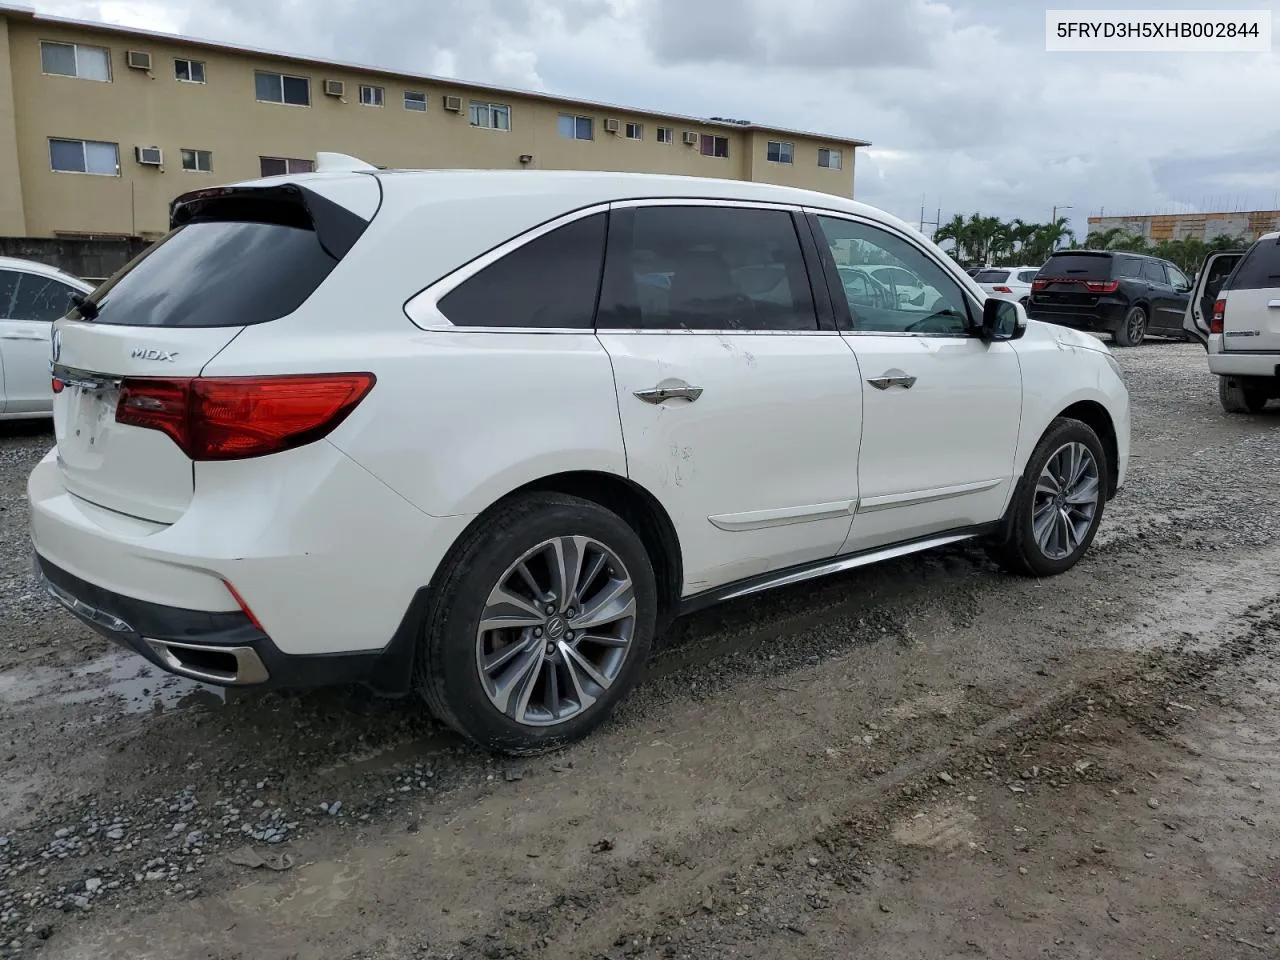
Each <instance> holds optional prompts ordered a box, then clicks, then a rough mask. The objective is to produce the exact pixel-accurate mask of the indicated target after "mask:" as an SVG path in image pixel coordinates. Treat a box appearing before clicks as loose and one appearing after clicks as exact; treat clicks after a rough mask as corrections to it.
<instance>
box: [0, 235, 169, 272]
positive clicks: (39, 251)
mask: <svg viewBox="0 0 1280 960" xmlns="http://www.w3.org/2000/svg"><path fill="white" fill-rule="evenodd" d="M148 246H150V241H148V240H141V239H137V238H134V239H131V240H73V239H70V238H65V237H0V257H20V258H22V259H23V260H35V261H37V262H39V263H47V264H48V265H49V266H51V267H58V268H60V269H62V270H65V271H67V273H70V274H72V275H73V276H77V277H80V278H82V279H85V280H105V279H106V278H107V277H109V276H111V275H112V274H113V273H115V272H116V271H117V270H119V269H120V268H121V267H123V266H124V265H125V264H126V263H128V262H129V261H130V260H132V259H133V258H134V257H136V256H137V255H138V254H140V253H141V252H142V251H143V250H145V249H146V248H147V247H148Z"/></svg>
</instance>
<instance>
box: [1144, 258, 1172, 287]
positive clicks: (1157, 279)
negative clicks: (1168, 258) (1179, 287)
mask: <svg viewBox="0 0 1280 960" xmlns="http://www.w3.org/2000/svg"><path fill="white" fill-rule="evenodd" d="M1142 276H1143V278H1144V279H1146V280H1147V281H1149V282H1150V283H1160V284H1164V285H1165V286H1168V284H1169V278H1168V277H1167V276H1165V273H1164V264H1162V263H1156V262H1155V261H1154V260H1146V261H1144V262H1143V264H1142Z"/></svg>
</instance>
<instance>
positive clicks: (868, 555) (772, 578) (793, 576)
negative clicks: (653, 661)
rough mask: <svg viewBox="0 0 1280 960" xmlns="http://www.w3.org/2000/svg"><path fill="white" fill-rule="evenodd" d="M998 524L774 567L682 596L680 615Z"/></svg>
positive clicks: (988, 529)
mask: <svg viewBox="0 0 1280 960" xmlns="http://www.w3.org/2000/svg"><path fill="white" fill-rule="evenodd" d="M997 527H998V524H991V525H988V526H984V527H978V528H971V529H967V530H963V531H953V532H951V533H944V534H940V535H938V536H933V537H925V538H924V539H921V540H910V541H908V542H906V543H898V544H894V545H893V546H891V547H880V548H878V549H875V550H867V551H864V552H862V553H851V554H848V555H846V556H842V557H835V558H832V559H829V560H819V561H817V562H816V563H808V564H804V565H803V566H799V567H787V568H786V569H784V570H775V571H773V572H772V573H766V574H762V575H760V576H758V577H752V578H751V579H749V580H739V581H737V582H736V583H730V584H726V585H725V586H723V587H715V588H714V589H711V590H705V591H703V592H702V593H695V594H693V595H692V596H688V597H685V598H684V599H683V600H681V601H680V615H681V616H683V615H685V614H687V613H693V612H694V611H696V610H702V609H704V608H705V607H710V606H713V605H715V604H717V603H723V602H724V601H726V600H737V599H739V598H740V597H749V596H751V595H752V594H755V593H763V592H764V591H766V590H773V589H776V588H778V587H789V586H791V585H793V584H796V583H803V582H804V581H806V580H816V579H817V578H818V577H826V576H830V575H831V574H833V573H844V572H845V571H846V570H856V569H857V568H858V567H866V566H870V565H871V564H873V563H880V562H881V561H882V560H892V559H894V558H895V557H905V556H908V555H909V554H912V553H920V552H921V551H924V550H933V549H935V548H936V547H945V546H947V545H948V544H951V543H960V542H961V541H962V540H972V539H974V538H975V537H981V536H985V535H987V534H989V533H992V532H993V531H994V530H995V529H996V528H997Z"/></svg>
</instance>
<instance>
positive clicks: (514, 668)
mask: <svg viewBox="0 0 1280 960" xmlns="http://www.w3.org/2000/svg"><path fill="white" fill-rule="evenodd" d="M635 629H636V595H635V587H634V585H633V584H632V582H631V575H630V573H628V572H627V568H626V565H625V564H623V562H622V561H621V560H620V559H619V558H618V556H617V555H616V554H615V553H614V552H613V551H612V550H610V549H609V548H608V547H607V546H605V545H604V544H603V543H600V542H599V541H598V540H593V539H592V538H590V537H583V536H569V537H558V538H555V539H551V540H544V541H543V542H542V543H539V544H538V545H537V546H534V547H532V548H531V549H529V550H526V551H525V552H524V554H523V555H522V556H521V557H520V558H519V559H518V560H516V562H515V563H513V564H511V566H509V567H508V568H507V570H506V572H505V573H503V575H502V577H501V579H499V581H498V583H497V585H495V586H494V588H493V589H492V590H491V591H490V592H489V598H488V600H487V601H486V603H485V607H484V612H483V613H481V615H480V625H479V628H478V629H477V631H476V668H477V669H478V670H479V672H480V677H481V683H482V684H483V686H484V692H485V694H486V695H487V696H488V698H489V702H490V703H492V704H493V705H494V707H496V708H497V709H498V710H499V711H501V712H502V713H503V714H505V715H506V716H507V717H509V718H510V719H511V720H513V721H515V722H516V723H518V724H524V725H527V726H534V727H542V726H551V725H553V724H557V723H562V722H563V721H565V720H568V719H570V718H572V717H575V716H577V715H578V714H580V713H581V712H582V711H583V710H586V709H587V708H589V707H590V706H591V705H592V704H594V703H595V702H596V701H597V700H598V699H599V698H600V697H601V696H603V695H604V693H605V692H606V691H607V690H608V689H609V688H610V687H611V686H612V685H613V682H614V680H616V679H617V677H618V673H619V671H620V670H621V669H622V665H623V664H624V663H625V662H626V659H627V654H628V652H629V650H630V648H631V639H632V637H633V636H634V635H635Z"/></svg>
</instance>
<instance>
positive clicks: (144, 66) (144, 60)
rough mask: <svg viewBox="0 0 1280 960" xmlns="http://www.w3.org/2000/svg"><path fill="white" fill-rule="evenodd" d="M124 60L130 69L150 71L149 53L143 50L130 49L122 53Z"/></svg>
mask: <svg viewBox="0 0 1280 960" xmlns="http://www.w3.org/2000/svg"><path fill="white" fill-rule="evenodd" d="M124 60H125V63H127V64H128V65H129V69H130V70H146V71H147V72H150V71H151V54H149V53H147V52H146V51H145V50H130V51H129V52H128V53H126V54H125V55H124Z"/></svg>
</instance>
